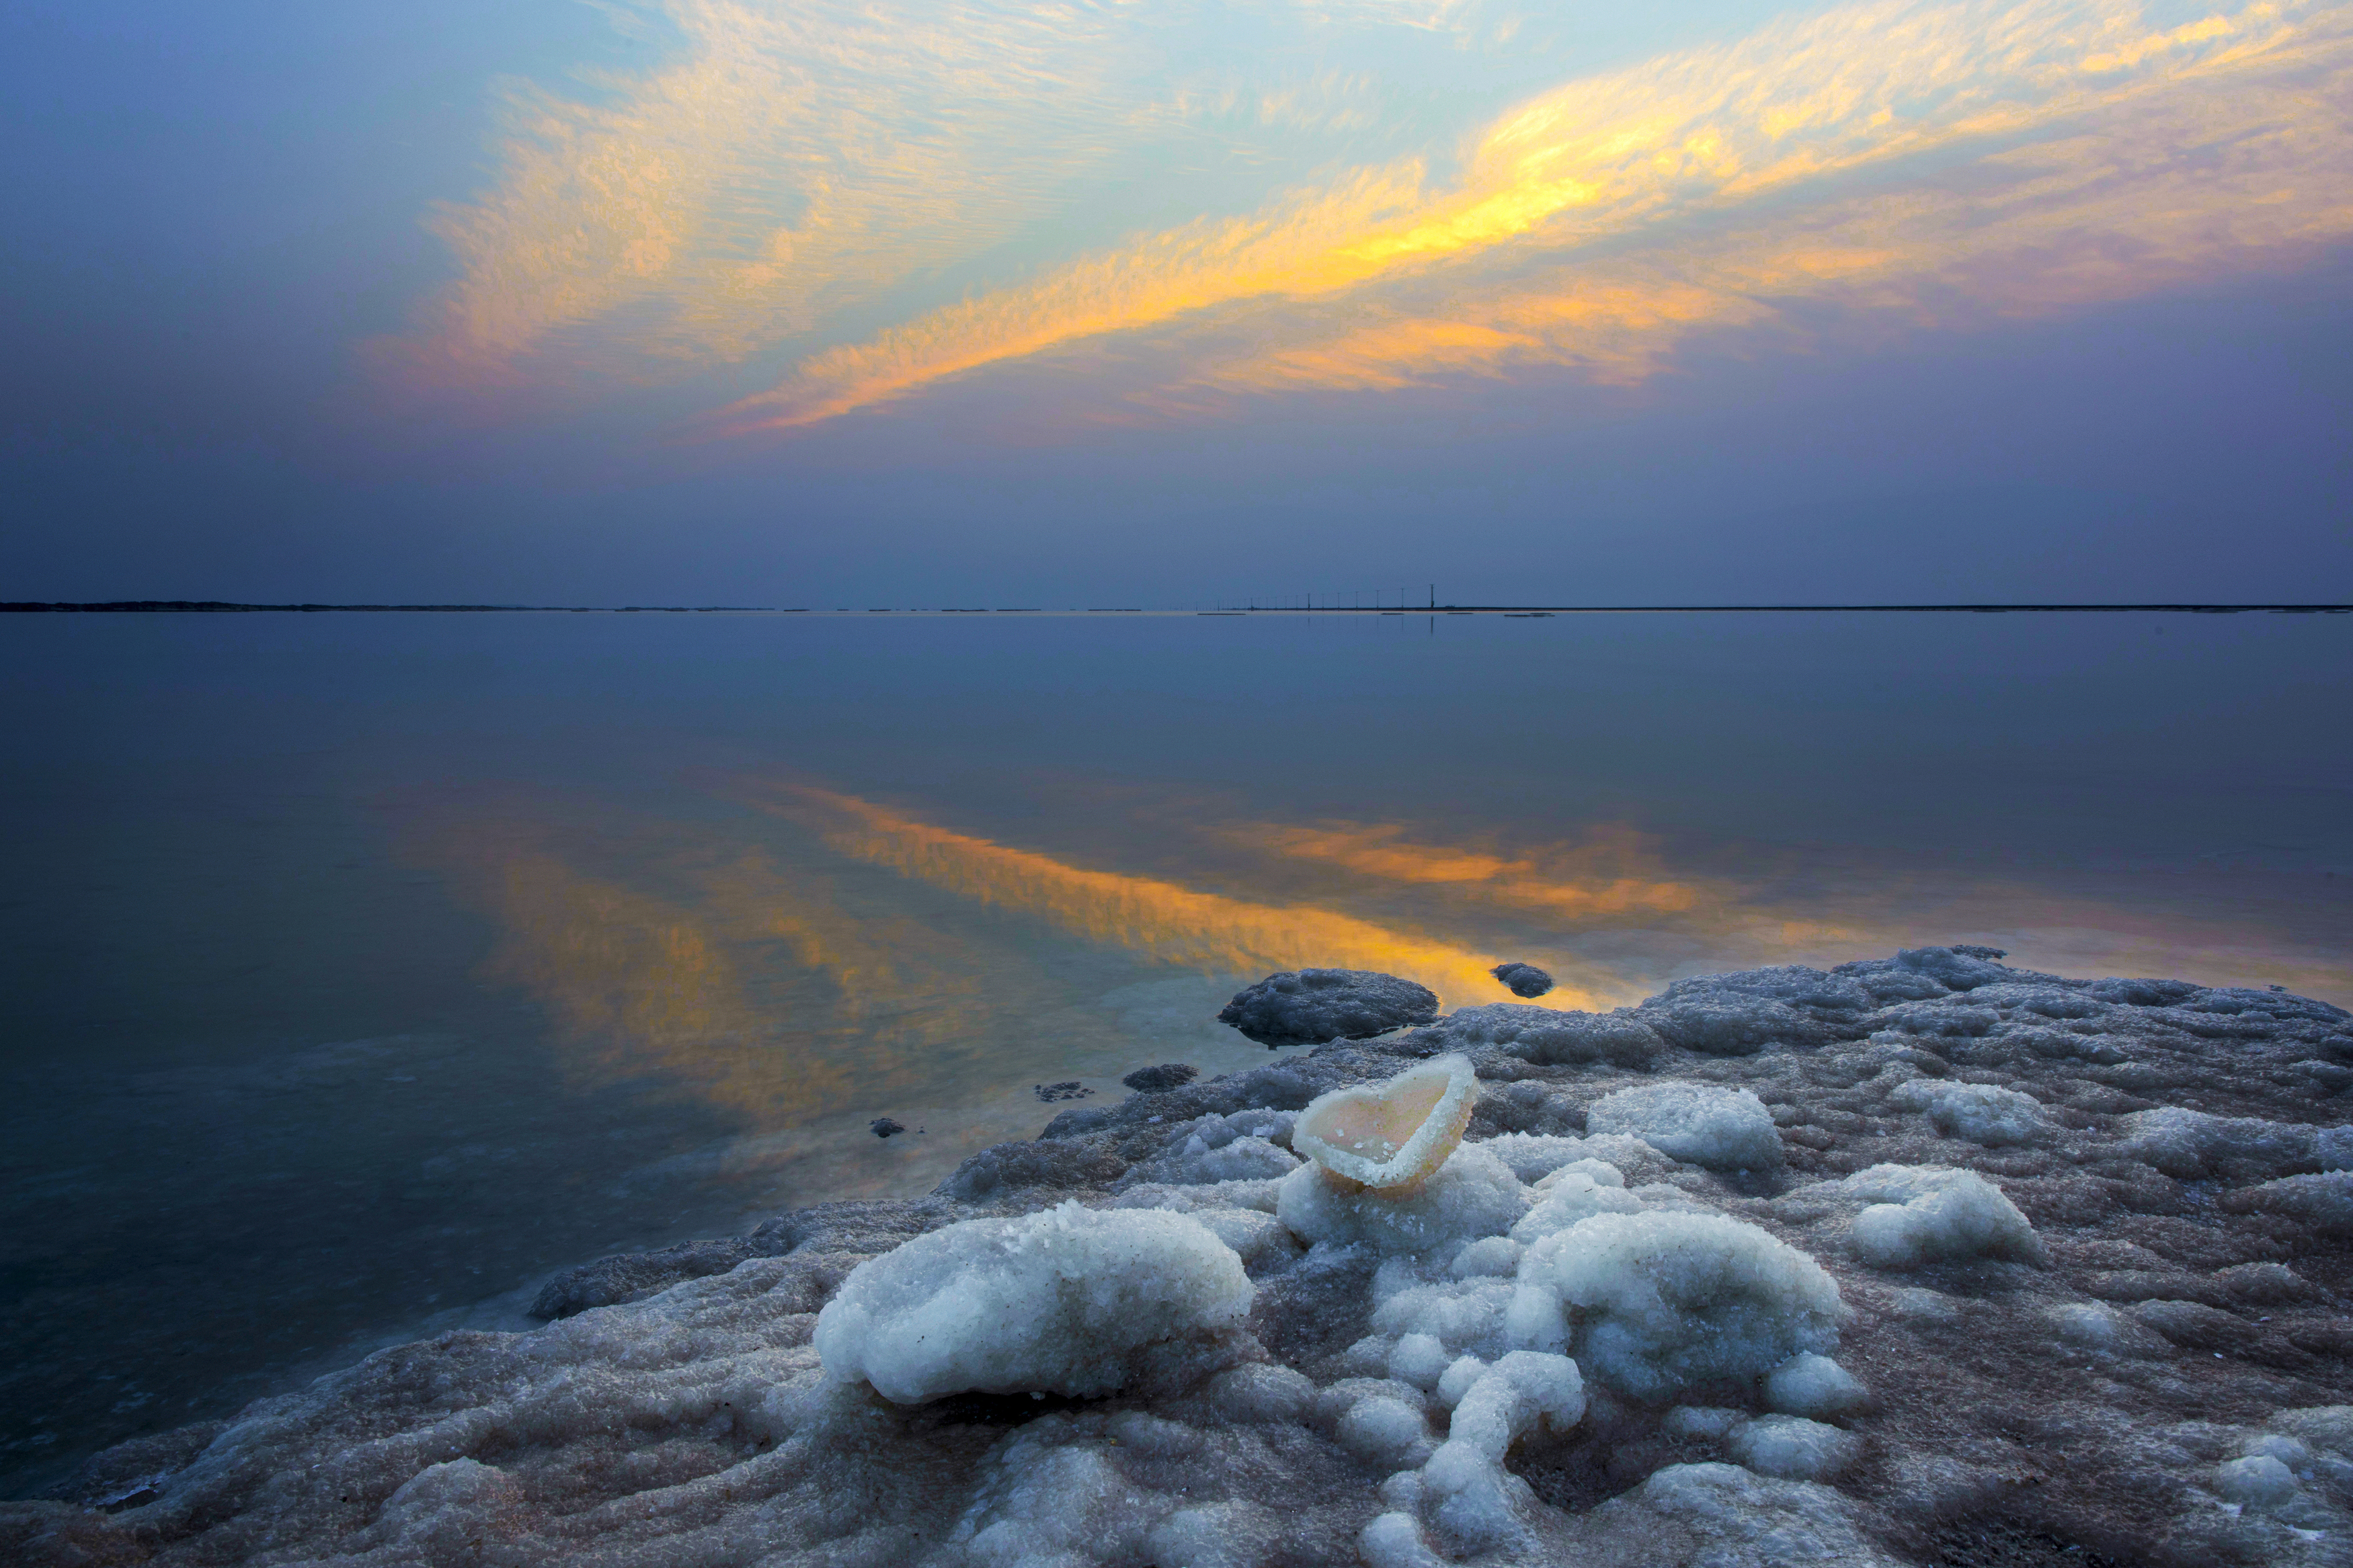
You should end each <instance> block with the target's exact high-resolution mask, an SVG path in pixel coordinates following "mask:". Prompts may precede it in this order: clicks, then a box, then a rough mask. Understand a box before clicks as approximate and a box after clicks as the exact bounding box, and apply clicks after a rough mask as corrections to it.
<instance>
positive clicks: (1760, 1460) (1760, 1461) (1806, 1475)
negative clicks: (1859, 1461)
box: [1726, 1415, 1862, 1481]
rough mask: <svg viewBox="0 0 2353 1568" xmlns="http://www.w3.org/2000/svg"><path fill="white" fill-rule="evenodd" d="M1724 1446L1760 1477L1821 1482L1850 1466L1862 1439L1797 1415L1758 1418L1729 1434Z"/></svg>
mask: <svg viewBox="0 0 2353 1568" xmlns="http://www.w3.org/2000/svg"><path fill="white" fill-rule="evenodd" d="M1726 1447H1729V1448H1730V1449H1731V1451H1732V1457H1733V1458H1736V1459H1737V1460H1739V1461H1740V1463H1741V1464H1742V1465H1744V1466H1745V1467H1746V1468H1749V1469H1752V1470H1754V1471H1756V1472H1757V1474H1758V1475H1760V1476H1771V1477H1773V1478H1775V1479H1778V1480H1785V1481H1822V1480H1828V1479H1831V1477H1833V1476H1835V1475H1837V1474H1838V1473H1839V1472H1840V1471H1841V1470H1844V1469H1846V1468H1848V1467H1850V1466H1852V1464H1853V1463H1854V1461H1855V1458H1856V1457H1857V1456H1858V1455H1859V1454H1861V1453H1862V1439H1861V1438H1860V1437H1857V1436H1855V1435H1854V1434H1853V1433H1852V1432H1842V1431H1841V1430H1840V1429H1839V1428H1837V1427H1836V1426H1824V1425H1823V1424H1822V1423H1821V1422H1820V1421H1809V1420H1807V1419H1805V1418H1804V1417H1803V1416H1799V1415H1760V1416H1758V1417H1757V1419H1756V1420H1754V1421H1751V1422H1749V1423H1748V1424H1747V1425H1746V1426H1743V1427H1741V1428H1740V1429H1739V1430H1738V1431H1736V1432H1735V1433H1733V1435H1732V1439H1731V1441H1730V1442H1729V1443H1728V1444H1727V1445H1726Z"/></svg>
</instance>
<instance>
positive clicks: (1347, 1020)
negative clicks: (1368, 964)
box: [1218, 969, 1438, 1045]
mask: <svg viewBox="0 0 2353 1568" xmlns="http://www.w3.org/2000/svg"><path fill="white" fill-rule="evenodd" d="M1437 1016H1438V997H1437V996H1436V994H1433V993H1432V992H1431V991H1430V988H1429V987H1428V986H1426V985H1418V984H1415V983H1414V982H1412V981H1410V980H1406V979H1402V978H1400V977H1398V975H1395V974H1379V973H1374V972H1373V971H1371V970H1369V969H1294V970H1286V971H1284V972H1283V973H1281V974H1270V975H1268V976H1267V977H1266V978H1265V979H1263V980H1261V981H1260V982H1259V983H1258V984H1255V985H1252V986H1250V987H1248V988H1247V989H1245V990H1242V991H1240V992H1238V993H1236V994H1235V996H1234V999H1233V1000H1232V1001H1230V1002H1229V1003H1227V1004H1226V1005H1225V1009H1224V1011H1222V1012H1220V1013H1219V1015H1218V1022H1219V1023H1220V1024H1231V1025H1232V1026H1234V1027H1235V1028H1237V1029H1240V1031H1241V1032H1242V1033H1243V1034H1245V1035H1248V1036H1249V1037H1250V1038H1251V1039H1253V1040H1257V1041H1259V1042H1260V1043H1261V1044H1262V1045H1321V1044H1323V1043H1324V1041H1326V1040H1338V1039H1365V1038H1367V1037H1371V1036H1375V1035H1386V1034H1388V1032H1389V1031H1390V1030H1392V1029H1404V1028H1409V1027H1411V1026H1414V1025H1416V1024H1427V1023H1429V1022H1430V1021H1431V1020H1432V1019H1434V1018H1436V1017H1437Z"/></svg>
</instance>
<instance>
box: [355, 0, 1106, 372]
mask: <svg viewBox="0 0 2353 1568" xmlns="http://www.w3.org/2000/svg"><path fill="white" fill-rule="evenodd" d="M662 13H663V16H664V20H665V21H666V22H667V23H668V24H669V26H670V28H671V29H674V32H675V35H676V37H675V42H674V46H673V47H672V49H671V54H672V57H673V58H671V59H670V62H669V63H667V64H665V65H663V66H662V67H660V68H658V69H655V70H652V71H649V73H647V74H646V75H645V76H643V77H641V78H638V79H631V80H625V81H624V80H616V81H607V82H602V83H598V84H595V85H596V86H598V87H599V88H601V89H603V90H602V91H601V92H600V93H599V94H598V95H597V97H596V99H594V100H586V101H583V100H571V99H565V98H560V97H557V96H555V95H554V94H551V93H549V92H546V91H544V90H541V89H533V88H529V87H521V86H519V87H516V88H514V89H512V92H511V94H510V98H509V101H508V104H507V106H506V111H505V117H504V118H505V121H506V125H507V131H506V134H505V138H504V141H503V144H502V145H501V147H500V148H499V149H498V162H499V164H500V169H501V173H500V177H499V180H498V183H497V184H496V186H495V187H494V188H493V189H491V191H489V192H486V193H485V194H484V195H482V196H480V198H478V199H477V200H475V201H473V202H470V203H468V204H465V205H454V206H450V207H448V208H446V209H444V210H443V211H442V212H440V213H439V214H438V216H437V217H436V219H435V221H434V227H435V229H436V230H437V232H438V233H439V235H440V236H441V237H442V238H443V239H444V240H446V241H447V242H448V246H449V247H450V249H451V251H452V252H453V254H454V257H455V259H456V261H457V263H458V268H459V276H458V278H457V279H456V281H455V282H454V283H453V284H452V285H451V287H450V288H449V289H448V291H447V292H446V293H445V294H444V295H443V296H442V297H441V299H440V300H438V302H437V303H436V305H435V307H434V308H433V311H432V314H431V316H430V318H429V320H428V321H427V326H426V330H425V331H423V333H422V334H421V335H420V336H418V337H417V338H415V339H411V340H403V341H399V342H387V343H384V344H380V345H378V349H379V352H380V353H381V354H383V355H384V356H385V358H386V359H387V360H388V361H390V362H393V363H396V365H397V366H398V367H399V368H400V369H401V371H402V373H403V374H407V375H409V376H411V377H414V378H417V379H419V380H426V381H439V382H450V383H459V384H466V383H478V382H482V381H498V380H503V379H512V378H515V377H518V376H519V375H521V374H522V372H523V368H524V366H525V365H526V363H527V362H529V361H531V360H532V358H533V356H535V355H553V356H554V357H555V358H557V359H558V360H559V361H560V362H562V365H563V368H564V369H565V371H566V372H568V373H576V372H578V371H579V370H580V369H581V368H583V366H584V365H586V366H597V367H602V368H605V369H607V370H617V371H625V372H627V373H628V374H632V375H638V376H643V375H646V374H659V373H660V372H661V371H662V369H663V368H664V367H665V366H667V368H668V370H669V372H670V374H681V373H683V372H685V371H688V370H707V369H709V368H711V367H712V365H714V364H725V363H734V362H736V361H739V360H741V359H743V358H744V357H745V356H746V355H749V354H752V353H757V352H759V351H760V350H762V349H764V348H766V347H769V346H771V345H773V344H775V343H776V342H780V341H783V340H785V339H787V338H790V337H793V336H795V335H797V334H799V333H803V332H806V331H808V330H810V328H811V327H812V326H813V325H815V324H817V323H818V322H819V321H823V320H826V319H828V317H829V316H830V315H831V314H832V313H834V312H838V311H840V310H846V309H849V308H852V307H855V306H857V305H859V304H860V303H862V302H865V301H868V300H872V299H873V298H875V297H876V296H877V295H878V294H879V293H881V292H882V291H885V290H887V289H891V288H892V287H893V286H895V285H897V284H899V283H901V282H902V281H903V280H904V279H907V278H908V277H909V276H910V275H911V274H914V273H917V272H920V271H923V270H926V269H934V268H941V267H944V266H947V265H950V264H952V263H954V262H955V261H956V260H957V259H958V258H962V257H966V256H969V255H971V254H972V253H974V252H975V251H976V250H979V249H982V248H985V247H988V246H990V245H993V244H996V243H997V242H999V241H1001V240H1002V239H1004V238H1005V237H1007V236H1008V235H1009V234H1011V233H1012V232H1014V231H1015V230H1016V229H1017V228H1018V226H1020V225H1021V224H1022V223H1023V222H1024V221H1026V220H1027V219H1028V218H1029V217H1030V216H1033V215H1034V214H1035V213H1036V212H1037V211H1038V210H1039V207H1040V205H1042V204H1045V203H1047V202H1048V201H1049V200H1050V197H1051V196H1052V195H1053V194H1054V193H1055V192H1056V191H1057V189H1058V188H1059V186H1060V184H1062V183H1063V182H1065V181H1068V180H1070V179H1071V178H1072V177H1073V176H1074V175H1075V174H1078V173H1079V172H1081V171H1082V170H1083V169H1085V168H1086V167H1088V166H1089V165H1090V164H1091V163H1092V162H1094V161H1095V160H1097V159H1098V158H1100V156H1101V155H1102V153H1103V150H1104V148H1105V147H1106V145H1109V144H1112V143H1114V142H1118V141H1121V140H1132V139H1133V134H1132V132H1123V124H1124V121H1126V120H1127V119H1129V118H1130V117H1131V115H1132V109H1133V105H1132V104H1130V103H1129V102H1128V101H1127V100H1126V91H1125V89H1119V90H1114V89H1113V87H1112V86H1111V85H1110V84H1109V82H1108V80H1107V79H1109V78H1111V77H1113V76H1114V75H1115V74H1116V67H1117V65H1118V62H1119V60H1120V58H1121V50H1120V47H1119V46H1120V37H1119V35H1118V33H1117V29H1116V23H1117V20H1118V18H1117V12H1116V8H1115V7H1103V6H1097V5H1085V4H1071V5H1055V6H1035V7H1033V6H1019V5H999V4H991V3H989V0H948V3H946V4H938V5H932V4H923V5H917V4H910V3H900V4H893V3H891V0H876V3H873V4H863V3H860V4H849V3H843V0H805V3H804V0H797V3H795V4H792V5H762V4H756V3H742V0H669V3H668V4H667V5H664V6H663V7H662ZM592 326H593V327H595V328H596V331H595V332H594V333H591V332H589V331H587V329H589V328H591V327H592Z"/></svg>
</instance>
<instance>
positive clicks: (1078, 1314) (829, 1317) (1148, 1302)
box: [815, 1202, 1253, 1405]
mask: <svg viewBox="0 0 2353 1568" xmlns="http://www.w3.org/2000/svg"><path fill="white" fill-rule="evenodd" d="M1252 1293H1253V1292H1252V1291H1251V1289H1250V1281H1249V1279H1245V1278H1244V1277H1243V1274H1242V1263H1241V1259H1240V1257H1239V1256H1237V1255H1236V1254H1235V1252H1234V1250H1233V1248H1231V1247H1229V1246H1227V1245H1226V1243H1225V1242H1223V1241H1221V1240H1219V1238H1218V1236H1217V1235H1216V1233H1215V1232H1213V1231H1211V1230H1210V1229H1208V1227H1207V1226H1203V1225H1201V1224H1200V1223H1199V1222H1198V1221H1197V1220H1193V1219H1190V1218H1187V1216H1185V1215H1176V1214H1166V1213H1158V1212H1154V1211H1149V1210H1143V1211H1139V1210H1114V1211H1112V1212H1109V1213H1100V1212H1097V1211H1095V1210H1092V1209H1085V1208H1081V1207H1080V1206H1079V1205H1078V1204H1077V1203H1076V1202H1071V1203H1066V1204H1063V1205H1061V1206H1060V1207H1059V1208H1051V1209H1048V1210H1046V1211H1045V1212H1044V1213H1042V1214H1036V1215H1025V1216H1023V1217H1022V1218H1019V1219H971V1220H965V1221H964V1222H963V1223H962V1224H959V1225H951V1226H944V1228H942V1229H939V1230H935V1231H934V1232H932V1233H931V1234H930V1235H929V1236H923V1237H916V1238H915V1239H914V1240H913V1241H911V1242H908V1243H907V1244H906V1245H905V1246H903V1247H897V1248H895V1249H894V1250H892V1251H890V1252H886V1253H884V1254H883V1255H882V1256H881V1257H880V1258H873V1259H871V1261H868V1262H865V1263H861V1264H860V1265H859V1266H858V1267H857V1268H854V1269H852V1270H851V1271H850V1275H849V1279H846V1280H844V1281H843V1282H842V1286H841V1289H840V1292H839V1294H837V1295H836V1296H835V1297H834V1299H833V1300H831V1301H829V1302H828V1303H827V1304H826V1308H825V1310H823V1311H822V1312H820V1313H818V1320H817V1331H816V1334H815V1343H816V1345H817V1352H818V1357H819V1358H820V1359H821V1360H822V1361H823V1362H824V1363H825V1370H826V1372H827V1373H828V1374H830V1375H831V1376H834V1377H837V1378H843V1379H850V1378H864V1379H865V1380H866V1381H867V1382H868V1383H870V1384H873V1386H874V1389H875V1391H876V1392H877V1393H879V1394H881V1395H882V1396H883V1397H884V1398H885V1399H889V1400H892V1401H895V1402H896V1403H898V1404H901V1405H920V1404H922V1403H923V1401H925V1400H927V1399H936V1398H938V1397H939V1396H940V1395H941V1394H965V1393H981V1394H1110V1393H1113V1392H1114V1391H1116V1390H1118V1389H1122V1388H1126V1387H1130V1386H1134V1385H1142V1384H1150V1383H1155V1382H1159V1383H1166V1382H1169V1381H1171V1380H1172V1379H1173V1380H1176V1381H1183V1382H1189V1381H1192V1378H1193V1377H1198V1375H1199V1373H1201V1372H1202V1371H1203V1370H1205V1363H1209V1362H1214V1361H1216V1360H1218V1359H1219V1355H1220V1352H1222V1350H1223V1348H1224V1346H1225V1345H1226V1344H1227V1343H1228V1342H1230V1341H1231V1339H1232V1338H1233V1334H1234V1331H1235V1330H1236V1329H1237V1328H1238V1327H1240V1322H1241V1320H1242V1319H1243V1318H1244V1317H1245V1316H1246V1315H1247V1314H1248V1313H1249V1311H1250V1298H1251V1295H1252ZM1188 1373H1189V1374H1190V1375H1189V1376H1187V1375H1186V1374H1188Z"/></svg>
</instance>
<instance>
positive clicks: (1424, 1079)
mask: <svg viewBox="0 0 2353 1568" xmlns="http://www.w3.org/2000/svg"><path fill="white" fill-rule="evenodd" d="M1478 1098H1479V1078H1478V1075H1477V1074H1476V1073H1474V1072H1473V1071H1472V1069H1471V1058H1468V1057H1466V1056H1461V1055H1459V1054H1458V1055H1454V1056H1444V1057H1440V1058H1436V1059H1435V1060H1432V1061H1427V1062H1423V1063H1422V1064H1421V1065H1420V1066H1419V1067H1415V1068H1408V1069H1406V1070H1405V1071H1404V1072H1401V1073H1399V1074H1398V1075H1397V1077H1395V1078H1393V1079H1389V1080H1388V1082H1387V1083H1385V1084H1382V1085H1381V1086H1380V1087H1379V1088H1377V1089H1334V1090H1333V1091H1332V1092H1331V1093H1329V1094H1327V1095H1324V1096H1323V1097H1321V1098H1320V1099H1318V1100H1314V1102H1313V1103H1311V1104H1310V1105H1309V1106H1308V1107H1307V1109H1306V1110H1303V1111H1301V1112H1300V1113H1299V1120H1298V1121H1297V1122H1296V1123H1295V1124H1294V1125H1293V1127H1292V1130H1291V1147H1292V1148H1293V1151H1295V1152H1298V1153H1302V1154H1304V1155H1306V1156H1307V1157H1308V1158H1309V1159H1311V1160H1313V1161H1314V1162H1315V1163H1317V1164H1319V1165H1321V1166H1323V1167H1324V1171H1325V1172H1326V1173H1329V1174H1330V1175H1333V1176H1336V1177H1339V1178H1341V1184H1343V1185H1346V1186H1366V1187H1371V1188H1373V1189H1374V1190H1375V1191H1377V1192H1378V1193H1379V1194H1382V1195H1383V1196H1384V1197H1395V1196H1402V1195H1403V1194H1407V1193H1409V1192H1411V1191H1413V1190H1414V1189H1415V1188H1416V1187H1419V1185H1421V1184H1422V1183H1423V1182H1424V1181H1426V1180H1428V1179H1429V1177H1430V1173H1432V1172H1434V1171H1436V1170H1437V1169H1438V1167H1439V1166H1440V1165H1443V1164H1444V1163H1446V1157H1447V1156H1448V1155H1449V1154H1451V1153H1453V1152H1454V1149H1455V1145H1457V1144H1459V1143H1461V1142H1462V1130H1463V1129H1464V1128H1465V1127H1468V1126H1469V1125H1470V1124H1471V1107H1472V1102H1473V1101H1474V1100H1477V1099H1478Z"/></svg>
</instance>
